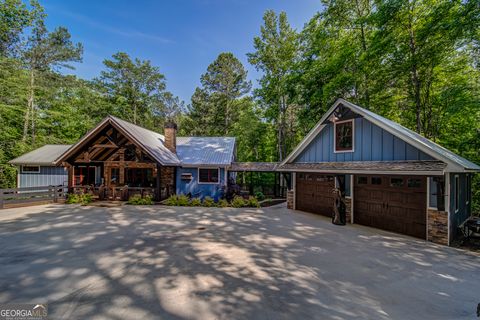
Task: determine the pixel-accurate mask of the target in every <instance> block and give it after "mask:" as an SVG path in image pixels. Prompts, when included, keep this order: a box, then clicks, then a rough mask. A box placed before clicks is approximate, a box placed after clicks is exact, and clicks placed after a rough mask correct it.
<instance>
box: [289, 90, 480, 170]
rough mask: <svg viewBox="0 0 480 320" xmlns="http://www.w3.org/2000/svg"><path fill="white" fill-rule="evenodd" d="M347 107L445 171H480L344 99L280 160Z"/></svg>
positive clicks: (292, 156) (303, 145)
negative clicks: (414, 148)
mask: <svg viewBox="0 0 480 320" xmlns="http://www.w3.org/2000/svg"><path fill="white" fill-rule="evenodd" d="M341 105H342V106H344V107H346V108H349V109H350V110H351V111H353V112H355V113H357V114H359V115H361V116H363V117H364V118H365V119H367V120H369V121H370V122H372V123H373V124H375V125H377V126H379V127H380V128H382V129H384V130H386V131H388V132H390V133H391V134H393V135H394V136H396V137H398V138H399V139H402V140H403V141H405V142H407V143H408V144H410V145H412V146H414V147H416V148H418V149H419V150H421V151H423V152H425V153H426V154H428V155H430V156H432V157H433V158H434V159H437V160H440V161H444V162H445V163H447V165H448V166H447V168H446V169H445V171H448V172H469V171H480V167H479V166H478V165H476V164H475V163H473V162H471V161H469V160H467V159H465V158H462V157H460V156H459V155H457V154H455V153H453V152H451V151H450V150H447V149H446V148H444V147H442V146H440V145H438V144H436V143H435V142H433V141H431V140H429V139H427V138H425V137H423V136H421V135H420V134H418V133H416V132H414V131H412V130H410V129H407V128H405V127H404V126H402V125H400V124H398V123H396V122H394V121H392V120H389V119H387V118H384V117H382V116H380V115H378V114H376V113H374V112H371V111H369V110H366V109H364V108H361V107H359V106H357V105H355V104H353V103H351V102H349V101H346V100H344V99H337V100H336V101H335V103H334V104H333V105H332V107H331V108H330V109H329V110H328V111H327V112H326V113H325V114H324V115H323V117H322V118H321V119H320V121H319V122H318V123H317V125H316V126H315V127H314V128H313V129H312V130H311V131H310V132H309V133H308V134H307V136H306V137H305V138H304V139H303V140H302V141H301V142H300V143H299V144H298V145H297V147H296V148H295V149H294V150H293V151H292V152H291V153H290V154H289V155H288V157H287V158H286V159H285V160H284V161H283V162H282V165H283V164H286V163H290V162H292V161H294V160H295V159H296V158H297V157H298V156H299V155H300V153H301V152H302V151H303V150H304V149H305V148H306V147H307V146H308V145H309V144H310V143H311V142H312V141H313V139H314V138H315V137H316V136H317V135H318V134H319V133H320V131H322V130H323V128H325V127H326V124H325V121H326V120H327V119H328V118H329V117H330V115H331V114H332V113H333V112H334V111H335V109H337V108H338V107H339V106H341Z"/></svg>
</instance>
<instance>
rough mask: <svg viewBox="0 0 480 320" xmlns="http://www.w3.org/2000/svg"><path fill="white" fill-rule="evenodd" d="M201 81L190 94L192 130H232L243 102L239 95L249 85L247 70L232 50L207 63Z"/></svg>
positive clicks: (217, 132)
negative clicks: (191, 94)
mask: <svg viewBox="0 0 480 320" xmlns="http://www.w3.org/2000/svg"><path fill="white" fill-rule="evenodd" d="M200 83H201V85H202V87H201V88H196V89H195V93H194V94H193V96H192V105H191V108H190V112H189V116H190V118H191V122H190V123H191V125H193V126H192V127H191V131H193V132H195V133H197V134H207V135H229V134H231V132H232V128H233V126H234V125H235V123H236V122H237V121H238V119H239V116H240V114H241V113H242V107H243V106H244V105H245V104H244V102H243V101H242V100H241V97H242V96H244V95H245V94H247V93H248V92H249V91H250V89H251V87H252V84H251V83H250V81H248V80H247V71H246V70H245V68H244V67H243V65H242V63H241V62H240V61H239V60H238V59H237V58H236V57H235V56H234V55H233V54H232V53H229V52H227V53H225V52H224V53H221V54H219V55H218V57H217V58H216V59H215V61H213V62H212V63H211V64H210V65H209V66H208V68H207V72H206V73H204V74H203V75H202V76H201V78H200ZM198 123H201V124H202V125H200V126H198ZM187 125H188V124H187Z"/></svg>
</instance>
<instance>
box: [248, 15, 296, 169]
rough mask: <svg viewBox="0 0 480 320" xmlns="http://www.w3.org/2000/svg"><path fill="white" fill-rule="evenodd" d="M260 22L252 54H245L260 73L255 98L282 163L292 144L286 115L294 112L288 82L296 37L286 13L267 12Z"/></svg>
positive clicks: (294, 54)
mask: <svg viewBox="0 0 480 320" xmlns="http://www.w3.org/2000/svg"><path fill="white" fill-rule="evenodd" d="M263 21H264V25H263V26H262V27H261V29H260V36H258V37H255V38H254V42H253V43H254V48H255V52H253V53H249V54H248V61H249V62H250V63H251V64H253V65H254V66H255V68H256V69H257V70H259V71H262V72H263V76H262V78H261V79H260V80H259V83H260V88H258V89H257V90H255V95H256V96H257V97H258V99H259V103H260V105H261V106H262V107H263V108H264V109H265V116H266V118H267V119H268V120H270V121H272V122H273V124H274V126H275V129H276V131H277V137H276V144H277V151H278V160H283V159H284V157H285V156H286V155H287V153H288V152H289V151H290V150H291V149H292V148H293V144H294V141H295V140H294V139H292V136H291V135H289V132H288V131H289V130H288V126H289V120H290V119H289V114H291V112H292V109H294V103H293V101H292V100H291V99H290V97H291V95H290V91H289V90H290V86H289V79H290V78H291V76H292V74H293V67H294V62H295V59H296V57H297V52H298V50H297V47H298V46H297V33H296V32H295V30H293V29H292V28H291V27H290V24H289V23H288V20H287V14H286V13H285V12H281V13H280V14H279V15H278V16H277V15H276V14H275V12H273V11H267V12H265V15H264V16H263ZM293 118H295V116H294V117H293Z"/></svg>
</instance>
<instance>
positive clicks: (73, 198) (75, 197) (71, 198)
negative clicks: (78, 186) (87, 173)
mask: <svg viewBox="0 0 480 320" xmlns="http://www.w3.org/2000/svg"><path fill="white" fill-rule="evenodd" d="M65 203H68V204H72V203H80V197H79V194H75V193H69V194H68V195H67V201H65Z"/></svg>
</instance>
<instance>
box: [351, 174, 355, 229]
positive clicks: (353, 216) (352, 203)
mask: <svg viewBox="0 0 480 320" xmlns="http://www.w3.org/2000/svg"><path fill="white" fill-rule="evenodd" d="M354 182H355V176H354V175H353V174H352V175H350V197H351V199H352V200H351V205H352V209H351V213H350V219H351V221H350V223H352V224H353V223H355V185H354Z"/></svg>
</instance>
